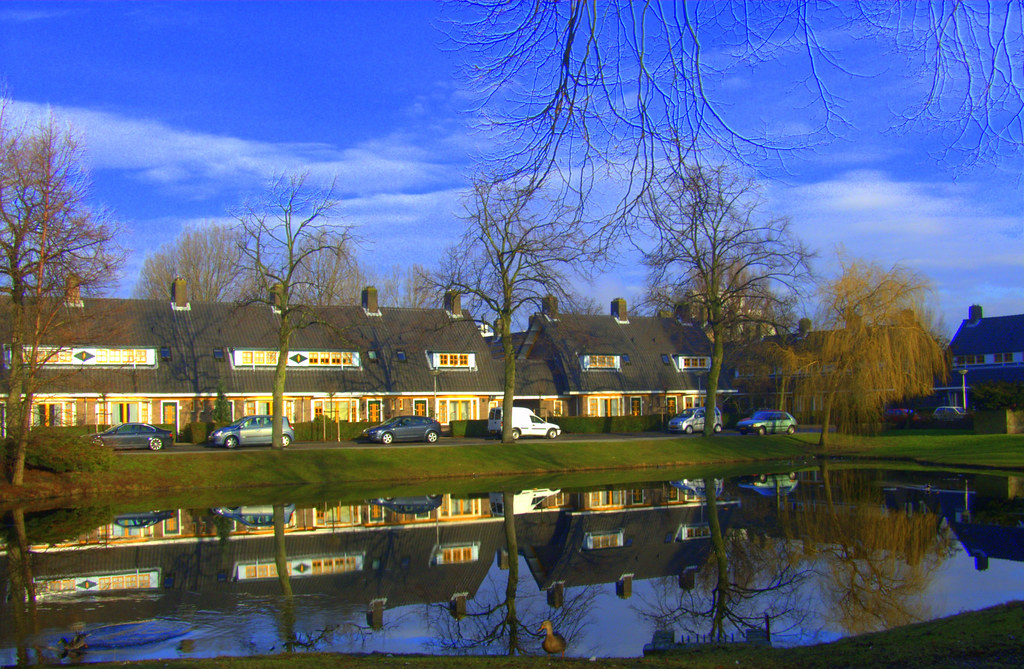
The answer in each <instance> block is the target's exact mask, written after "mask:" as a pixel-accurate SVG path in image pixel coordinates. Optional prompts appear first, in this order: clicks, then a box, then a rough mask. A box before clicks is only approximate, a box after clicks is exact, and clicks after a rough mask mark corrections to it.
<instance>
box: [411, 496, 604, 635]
mask: <svg viewBox="0 0 1024 669" xmlns="http://www.w3.org/2000/svg"><path fill="white" fill-rule="evenodd" d="M513 503H514V493H512V492H504V493H502V505H503V508H504V530H505V549H506V551H507V556H508V577H507V579H506V581H505V589H504V592H502V591H500V590H499V588H498V587H494V588H493V589H492V590H490V591H485V590H484V589H483V588H481V589H480V590H479V591H477V594H476V597H475V598H474V599H473V601H472V608H470V606H469V604H470V603H469V602H467V603H466V606H465V610H462V608H461V607H459V606H457V605H456V604H455V603H451V604H442V605H436V604H435V605H431V606H430V607H429V610H428V621H427V622H428V625H429V626H430V628H431V630H432V633H433V637H434V639H433V640H432V641H431V643H430V645H432V646H433V647H435V648H436V649H437V650H438V651H440V652H444V653H446V654H450V653H470V652H473V651H479V650H480V649H488V648H500V649H502V652H503V653H504V654H506V655H533V654H537V653H538V652H540V642H541V637H543V634H540V633H538V632H537V629H538V628H539V627H540V624H541V622H542V621H543V620H545V619H550V620H551V621H552V623H553V626H554V628H555V629H556V630H558V632H559V633H560V634H562V636H564V637H565V638H566V639H567V640H568V641H569V645H570V648H571V647H572V639H573V638H574V637H575V638H581V636H582V629H583V626H584V623H585V620H584V618H585V615H586V613H588V611H589V609H590V605H591V603H592V602H593V599H594V596H595V593H594V592H593V591H592V590H591V589H590V588H583V589H582V590H581V591H580V592H578V593H575V594H574V595H572V596H568V597H565V599H564V601H563V602H561V604H560V606H558V607H557V608H555V609H554V611H551V612H547V613H545V614H543V615H539V614H535V613H533V611H530V612H529V613H528V614H527V615H525V616H521V615H520V610H521V609H526V610H529V609H530V608H531V607H530V604H533V603H534V602H535V601H540V598H539V597H532V598H530V597H527V598H526V605H525V606H521V605H523V604H524V600H523V597H522V595H521V594H520V588H519V585H520V573H519V542H518V538H517V537H516V524H515V522H516V521H515V512H514V509H513ZM524 618H527V619H529V622H526V621H525V620H524Z"/></svg>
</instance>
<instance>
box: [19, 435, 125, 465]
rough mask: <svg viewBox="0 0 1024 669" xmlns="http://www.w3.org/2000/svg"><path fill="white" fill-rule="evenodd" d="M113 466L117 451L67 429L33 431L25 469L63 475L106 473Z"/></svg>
mask: <svg viewBox="0 0 1024 669" xmlns="http://www.w3.org/2000/svg"><path fill="white" fill-rule="evenodd" d="M113 463H114V452H113V450H112V449H110V448H109V447H107V446H104V445H102V444H100V443H97V442H94V441H93V440H92V439H90V438H89V437H88V436H85V435H83V434H81V433H79V434H75V433H74V432H71V431H68V430H67V429H66V428H37V429H35V430H32V433H31V434H30V435H29V439H28V450H27V451H26V453H25V466H26V467H31V468H32V469H43V470H46V471H51V472H56V473H58V474H62V473H65V472H105V471H110V469H111V467H112V466H113Z"/></svg>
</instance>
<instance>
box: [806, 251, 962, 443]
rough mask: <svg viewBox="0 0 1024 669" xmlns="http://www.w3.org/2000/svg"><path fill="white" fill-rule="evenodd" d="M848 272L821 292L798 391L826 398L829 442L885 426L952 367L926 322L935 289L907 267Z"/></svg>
mask: <svg viewBox="0 0 1024 669" xmlns="http://www.w3.org/2000/svg"><path fill="white" fill-rule="evenodd" d="M839 261H840V265H841V267H842V272H841V274H840V275H839V276H837V277H836V278H835V279H833V280H831V281H828V282H825V283H824V284H822V286H821V287H820V291H819V292H820V304H821V307H820V308H821V315H820V318H819V320H818V323H819V324H820V327H819V329H818V331H817V332H814V333H812V335H811V336H808V337H807V338H806V340H805V342H806V344H805V345H804V347H803V350H802V352H801V355H802V357H803V360H801V361H800V363H799V364H800V367H801V369H802V370H804V371H803V373H801V374H800V375H799V376H798V379H797V381H798V389H799V392H800V393H801V395H802V396H803V397H805V398H820V400H821V402H822V404H823V409H822V414H821V421H820V422H821V425H822V430H821V437H820V438H819V441H818V444H819V445H820V446H822V447H825V446H827V444H828V434H829V428H830V425H831V424H832V422H833V419H835V420H836V422H837V424H838V426H839V429H840V430H843V431H851V430H853V429H856V427H857V426H859V425H861V424H864V423H869V422H872V423H873V422H877V421H878V419H879V417H880V415H881V411H882V409H883V407H884V406H885V405H886V404H888V403H890V402H895V401H899V400H903V399H906V398H908V397H916V396H920V395H927V394H930V393H931V392H932V390H933V388H934V384H935V379H936V378H942V377H944V376H945V375H946V373H947V369H948V365H947V360H946V357H945V353H944V352H943V350H942V347H941V346H940V345H939V343H938V340H937V339H936V337H935V336H934V334H932V332H931V331H930V328H929V327H928V326H927V325H926V323H927V321H926V320H925V317H924V314H925V313H926V311H925V308H924V302H925V298H926V296H927V293H928V288H929V285H928V282H927V281H926V280H925V279H924V278H922V277H921V276H919V275H917V274H915V273H914V272H912V271H910V270H908V269H906V268H904V267H901V266H899V265H897V266H894V267H892V268H890V269H884V268H882V267H879V266H878V265H875V264H872V263H868V262H864V261H861V260H851V259H849V258H845V257H842V256H840V258H839Z"/></svg>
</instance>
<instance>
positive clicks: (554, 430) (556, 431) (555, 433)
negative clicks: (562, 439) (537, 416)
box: [548, 428, 558, 439]
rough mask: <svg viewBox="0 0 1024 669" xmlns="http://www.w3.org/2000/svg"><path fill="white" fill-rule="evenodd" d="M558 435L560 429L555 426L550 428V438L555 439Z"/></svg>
mask: <svg viewBox="0 0 1024 669" xmlns="http://www.w3.org/2000/svg"><path fill="white" fill-rule="evenodd" d="M557 436H558V430H556V429H555V428H551V429H550V430H548V439H554V438H555V437H557Z"/></svg>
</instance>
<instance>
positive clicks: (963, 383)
mask: <svg viewBox="0 0 1024 669" xmlns="http://www.w3.org/2000/svg"><path fill="white" fill-rule="evenodd" d="M956 371H958V372H960V392H961V393H963V398H964V411H965V412H966V411H967V370H966V369H958V370H956Z"/></svg>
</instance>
